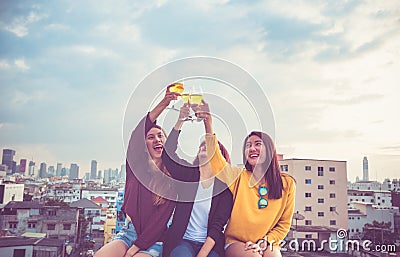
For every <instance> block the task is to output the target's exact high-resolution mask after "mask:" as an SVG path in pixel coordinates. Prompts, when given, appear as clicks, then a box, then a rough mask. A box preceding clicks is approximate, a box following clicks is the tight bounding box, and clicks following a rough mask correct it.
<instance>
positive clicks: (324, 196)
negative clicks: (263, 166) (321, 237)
mask: <svg viewBox="0 0 400 257" xmlns="http://www.w3.org/2000/svg"><path fill="white" fill-rule="evenodd" d="M279 163H280V166H281V170H282V171H283V172H287V173H289V174H290V175H292V176H293V177H294V178H295V179H296V199H295V213H297V214H296V215H295V218H296V216H297V218H298V219H297V220H294V221H293V223H292V228H293V227H294V224H296V225H297V226H298V227H299V228H301V229H298V231H297V236H298V238H317V237H318V232H317V231H321V232H322V231H324V230H325V231H332V230H338V229H340V228H342V229H346V230H347V228H348V214H347V168H346V162H345V161H335V160H314V159H283V160H280V161H279ZM294 229H296V228H294Z"/></svg>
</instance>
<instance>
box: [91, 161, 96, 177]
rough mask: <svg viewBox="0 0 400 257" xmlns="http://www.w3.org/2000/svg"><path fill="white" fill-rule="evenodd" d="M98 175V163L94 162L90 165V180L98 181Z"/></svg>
mask: <svg viewBox="0 0 400 257" xmlns="http://www.w3.org/2000/svg"><path fill="white" fill-rule="evenodd" d="M96 175H97V161H96V160H92V163H91V165H90V179H96Z"/></svg>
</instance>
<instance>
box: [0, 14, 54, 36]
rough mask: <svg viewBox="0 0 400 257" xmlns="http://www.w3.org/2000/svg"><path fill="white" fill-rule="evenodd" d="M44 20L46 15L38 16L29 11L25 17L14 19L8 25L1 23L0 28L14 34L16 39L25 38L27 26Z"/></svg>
mask: <svg viewBox="0 0 400 257" xmlns="http://www.w3.org/2000/svg"><path fill="white" fill-rule="evenodd" d="M45 18H47V15H46V14H39V13H36V12H33V11H31V12H30V13H29V14H28V15H27V16H18V17H15V18H14V19H13V20H12V21H10V22H9V23H7V22H4V21H2V22H1V23H0V26H1V27H2V28H3V29H5V30H7V31H9V32H12V33H14V34H15V35H16V36H17V37H25V36H26V35H28V34H29V26H30V25H31V24H33V23H35V22H38V21H40V20H42V19H45Z"/></svg>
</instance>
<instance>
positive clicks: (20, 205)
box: [4, 201, 44, 209]
mask: <svg viewBox="0 0 400 257" xmlns="http://www.w3.org/2000/svg"><path fill="white" fill-rule="evenodd" d="M43 207H44V204H43V203H39V202H35V201H24V202H15V201H11V202H9V203H8V204H6V205H5V206H4V208H5V209H41V208H43Z"/></svg>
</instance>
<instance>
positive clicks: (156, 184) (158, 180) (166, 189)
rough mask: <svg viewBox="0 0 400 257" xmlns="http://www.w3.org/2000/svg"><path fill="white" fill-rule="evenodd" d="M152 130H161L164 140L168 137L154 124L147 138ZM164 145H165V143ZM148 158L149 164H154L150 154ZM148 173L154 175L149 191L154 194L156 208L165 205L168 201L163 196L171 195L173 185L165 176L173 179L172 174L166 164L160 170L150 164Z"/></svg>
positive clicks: (147, 130)
mask: <svg viewBox="0 0 400 257" xmlns="http://www.w3.org/2000/svg"><path fill="white" fill-rule="evenodd" d="M151 128H157V129H159V130H161V131H162V132H163V134H164V138H166V137H167V136H166V135H167V134H166V133H165V131H164V129H163V128H162V127H160V126H158V125H156V124H153V125H152V126H151V127H149V128H146V133H145V136H147V133H148V132H149V131H150V129H151ZM163 143H165V141H164V142H163ZM147 153H148V152H147ZM148 157H149V158H150V159H149V162H152V161H153V160H152V158H151V156H150V154H148ZM148 171H149V172H150V173H151V175H152V176H151V179H150V182H149V189H150V190H151V192H153V204H154V205H156V206H158V205H161V204H164V203H165V202H166V200H165V198H164V197H163V196H165V195H167V194H169V193H170V192H171V189H172V185H171V184H170V183H168V181H169V180H167V179H166V178H165V176H164V175H167V176H169V177H171V174H170V173H169V172H168V170H167V168H166V167H165V166H164V164H162V165H161V167H160V168H158V167H157V166H156V165H155V163H149V165H148ZM160 171H161V172H160Z"/></svg>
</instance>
